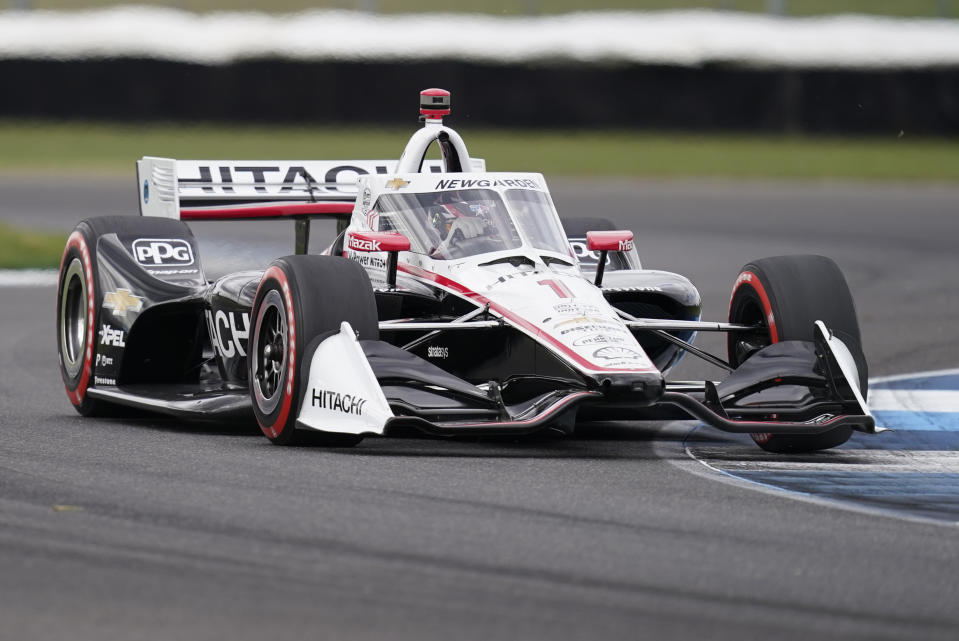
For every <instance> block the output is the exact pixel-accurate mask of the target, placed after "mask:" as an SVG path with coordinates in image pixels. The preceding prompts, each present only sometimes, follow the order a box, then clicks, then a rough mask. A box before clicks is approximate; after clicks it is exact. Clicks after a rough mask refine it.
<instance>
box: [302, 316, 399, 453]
mask: <svg viewBox="0 0 959 641" xmlns="http://www.w3.org/2000/svg"><path fill="white" fill-rule="evenodd" d="M392 417H393V412H392V411H391V410H390V406H389V404H388V403H387V402H386V397H385V396H384V395H383V390H382V389H381V388H380V386H379V383H377V382H376V376H374V375H373V370H372V369H371V368H370V364H369V362H368V361H367V360H366V356H365V355H364V354H363V350H362V348H360V345H359V343H358V342H357V340H356V334H355V333H354V332H353V328H352V327H350V324H349V323H345V322H344V323H342V324H341V325H340V331H339V332H338V333H336V334H334V335H333V336H330V337H329V338H327V339H325V340H324V341H323V342H322V343H320V344H319V345H318V346H317V348H316V351H315V352H314V353H313V359H312V361H311V363H310V379H309V381H308V382H307V385H306V393H305V394H304V396H303V405H302V406H301V407H300V413H299V415H298V417H297V422H298V423H300V424H301V425H302V427H307V428H310V429H314V430H321V431H324V432H338V433H341V434H382V433H383V429H384V427H385V426H386V421H387V420H388V419H390V418H392Z"/></svg>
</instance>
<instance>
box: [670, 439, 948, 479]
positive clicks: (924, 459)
mask: <svg viewBox="0 0 959 641" xmlns="http://www.w3.org/2000/svg"><path fill="white" fill-rule="evenodd" d="M687 450H688V448H687ZM736 454H737V453H736V452H735V451H732V452H731V451H730V448H729V447H709V446H702V445H700V446H698V447H696V456H697V457H702V458H708V459H710V460H712V461H717V462H721V463H722V469H723V470H725V471H726V472H736V471H740V470H746V471H759V470H782V471H789V470H799V471H803V472H808V471H811V470H828V471H831V472H837V471H848V472H920V473H928V474H942V473H949V474H959V452H956V451H952V450H942V451H934V450H832V451H829V452H828V454H820V455H818V456H820V457H822V458H823V460H811V459H804V460H802V461H791V460H787V459H783V458H782V456H781V455H773V456H774V457H775V458H774V457H771V458H768V459H756V458H748V459H743V458H738V459H735V458H733V457H734V456H735V455H736Z"/></svg>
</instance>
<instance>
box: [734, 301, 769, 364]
mask: <svg viewBox="0 0 959 641" xmlns="http://www.w3.org/2000/svg"><path fill="white" fill-rule="evenodd" d="M735 322H737V323H741V324H743V325H755V326H756V330H755V331H750V332H742V333H740V334H737V335H736V338H735V340H733V348H732V353H731V354H730V356H731V357H732V358H733V359H734V363H733V364H734V365H739V364H741V363H743V362H744V361H745V360H746V359H747V358H749V357H750V356H752V355H753V354H755V353H756V352H758V351H759V350H761V349H762V348H763V347H767V346H769V345H772V337H771V336H770V334H769V327H768V325H767V324H766V315H765V313H764V312H763V307H762V305H761V304H760V302H759V301H758V300H752V299H747V300H745V301H743V303H742V304H741V306H740V308H739V315H738V319H737V320H736V321H735Z"/></svg>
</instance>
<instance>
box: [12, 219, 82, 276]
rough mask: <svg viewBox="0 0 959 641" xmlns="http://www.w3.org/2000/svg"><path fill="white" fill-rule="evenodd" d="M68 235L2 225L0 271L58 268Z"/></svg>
mask: <svg viewBox="0 0 959 641" xmlns="http://www.w3.org/2000/svg"><path fill="white" fill-rule="evenodd" d="M66 242H67V235H66V234H58V233H52V232H37V231H28V230H25V229H20V228H17V227H12V226H10V225H7V224H5V223H0V269H30V268H49V267H56V266H57V265H58V264H59V263H60V256H61V255H62V254H63V246H64V245H65V244H66Z"/></svg>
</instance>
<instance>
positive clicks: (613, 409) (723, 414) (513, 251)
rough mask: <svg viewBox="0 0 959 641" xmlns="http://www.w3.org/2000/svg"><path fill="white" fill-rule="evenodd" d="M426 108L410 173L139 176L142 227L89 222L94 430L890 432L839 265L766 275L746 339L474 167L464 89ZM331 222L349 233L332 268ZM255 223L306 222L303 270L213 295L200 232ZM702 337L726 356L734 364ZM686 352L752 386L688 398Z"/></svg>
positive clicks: (70, 360)
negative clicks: (456, 104) (875, 399)
mask: <svg viewBox="0 0 959 641" xmlns="http://www.w3.org/2000/svg"><path fill="white" fill-rule="evenodd" d="M420 100H421V102H420V119H421V121H422V123H423V126H422V128H420V129H418V130H417V131H416V132H415V133H414V134H413V135H412V136H411V138H410V140H409V142H408V143H407V145H406V147H405V149H404V151H403V153H402V155H401V156H400V157H399V160H398V161H386V160H367V161H357V160H347V161H217V160H212V161H203V160H194V161H188V160H187V161H185V160H174V159H169V158H157V157H144V158H143V159H142V160H140V161H138V163H137V181H138V183H137V184H138V191H139V193H140V206H139V209H140V211H139V214H140V215H139V216H118V217H99V218H91V219H88V220H84V221H82V222H81V223H79V224H78V225H77V227H76V228H75V230H74V231H73V233H72V234H71V235H70V237H69V239H68V241H67V244H66V248H65V250H64V253H63V260H62V263H61V266H60V276H59V287H58V292H57V330H58V335H57V346H58V353H59V364H60V371H61V374H62V377H63V382H64V385H65V387H66V392H67V396H68V397H69V399H70V401H71V403H72V404H73V405H74V407H75V408H76V409H77V411H79V412H80V413H81V414H83V415H88V416H89V415H97V414H100V413H103V412H107V411H113V410H115V409H116V408H117V407H118V406H132V407H136V408H141V409H147V410H152V411H155V412H160V413H165V414H169V415H173V416H177V417H181V418H186V419H197V420H226V421H233V420H250V418H251V416H252V417H255V420H256V421H257V423H258V424H259V426H260V429H261V430H262V432H263V434H265V435H266V437H267V438H269V439H270V440H271V441H272V442H273V443H276V444H279V445H286V444H291V443H295V442H310V443H319V444H326V445H330V446H352V445H356V444H357V443H359V442H360V441H361V440H362V439H363V438H364V437H366V436H372V435H385V434H391V433H402V432H404V431H407V432H408V431H409V430H411V429H412V430H418V431H421V432H425V433H427V434H432V435H436V436H443V437H455V436H459V435H471V436H476V435H480V436H482V435H520V434H531V433H534V432H540V431H543V430H549V431H553V432H559V433H566V434H569V433H572V432H573V430H574V429H576V427H577V425H585V424H588V423H589V422H590V421H596V420H644V419H663V418H687V419H688V418H693V419H697V420H699V421H702V422H704V423H706V424H708V425H710V426H712V427H715V428H717V429H720V430H725V431H729V432H737V433H746V434H751V435H752V436H753V439H754V440H755V441H756V443H757V444H758V445H759V446H760V447H762V448H763V449H766V450H768V451H773V452H799V451H812V450H820V449H825V448H829V447H834V446H837V445H840V444H842V443H843V442H845V441H846V440H847V439H848V438H849V437H850V435H851V433H852V431H853V430H859V431H862V432H866V433H875V432H876V431H877V428H876V425H875V422H874V420H873V417H872V416H871V415H870V413H869V411H868V409H867V407H866V402H865V398H864V397H865V394H866V380H867V375H866V360H865V358H864V356H863V353H862V348H861V344H860V336H859V326H858V321H857V318H856V312H855V307H854V304H853V301H852V297H851V295H850V292H849V288H848V286H847V284H846V281H845V279H844V277H843V275H842V273H841V272H840V270H839V268H838V267H837V266H836V264H835V263H834V262H833V261H832V260H830V259H828V258H825V257H821V256H781V257H774V258H765V259H761V260H756V261H753V262H751V263H749V264H747V265H746V266H745V267H744V268H743V270H742V272H741V273H740V274H739V276H738V277H737V278H736V279H735V281H734V284H733V289H732V296H731V300H730V305H729V313H728V318H727V319H726V320H725V321H724V322H719V321H709V322H707V321H702V320H701V319H700V313H701V301H700V295H699V292H698V291H697V290H696V288H695V287H694V286H693V285H692V283H691V282H690V281H689V280H687V279H686V278H684V277H683V276H680V275H678V274H674V273H669V272H665V271H659V270H653V269H646V268H644V267H643V266H642V264H641V261H640V258H639V254H638V252H637V249H636V247H635V245H634V243H633V233H632V232H631V231H628V230H619V229H616V228H615V226H614V225H612V224H611V223H609V222H608V221H605V220H602V219H588V218H566V219H561V218H560V217H559V215H558V213H557V211H556V208H555V207H554V205H553V201H552V199H551V198H550V193H549V189H548V188H547V185H546V181H545V180H544V178H543V176H542V175H541V174H538V173H515V172H490V171H487V170H486V166H485V162H484V161H483V160H482V159H477V158H471V157H470V155H469V153H468V151H467V148H466V144H465V142H464V141H463V139H462V138H461V137H460V135H459V134H457V132H456V131H454V130H453V129H451V128H450V127H448V126H446V125H445V124H444V123H443V119H444V117H445V116H447V115H448V114H449V113H450V94H449V92H447V91H444V90H441V89H429V90H425V91H423V92H422V93H421V96H420ZM433 145H436V146H437V147H438V148H439V152H440V153H439V156H440V157H439V158H438V159H436V160H426V157H427V152H428V150H430V149H431V148H432V147H433ZM316 218H333V219H335V220H336V221H337V235H336V238H335V240H334V241H333V242H332V244H331V245H330V246H329V247H327V248H326V249H325V250H324V251H323V252H322V254H312V255H311V254H308V253H307V250H308V247H309V233H310V221H311V220H312V219H316ZM243 219H271V220H277V221H279V220H280V219H290V220H293V221H294V229H295V254H294V255H290V256H284V257H281V258H278V259H276V260H275V261H273V262H272V264H270V266H269V267H268V268H267V269H266V270H265V271H264V270H249V271H240V272H236V273H230V274H227V275H225V276H223V277H221V278H217V279H216V280H212V281H211V280H208V279H207V278H206V276H205V274H204V270H203V267H202V264H201V260H200V248H199V246H198V243H197V241H196V239H195V238H194V236H193V234H192V232H191V230H190V228H189V226H188V224H187V223H188V222H189V221H195V220H223V221H228V220H243ZM224 224H228V223H224ZM698 332H724V333H726V335H727V345H728V352H727V354H726V355H715V354H709V353H707V352H705V351H703V350H701V349H699V348H697V347H695V346H694V344H693V341H694V338H695V336H696V334H697V333H698ZM684 354H690V355H692V356H694V357H698V358H702V359H705V360H706V361H708V362H709V363H712V364H714V365H716V366H718V367H720V368H722V369H723V370H724V371H727V372H728V375H727V376H726V377H725V378H724V379H723V380H722V381H708V380H706V381H674V380H671V379H670V378H669V373H670V371H671V370H672V369H673V368H674V367H675V365H676V364H677V363H678V362H679V360H680V358H681V357H683V355H684Z"/></svg>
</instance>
